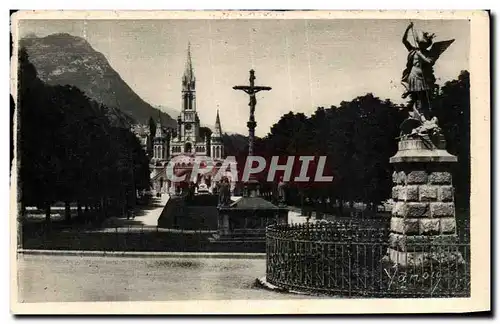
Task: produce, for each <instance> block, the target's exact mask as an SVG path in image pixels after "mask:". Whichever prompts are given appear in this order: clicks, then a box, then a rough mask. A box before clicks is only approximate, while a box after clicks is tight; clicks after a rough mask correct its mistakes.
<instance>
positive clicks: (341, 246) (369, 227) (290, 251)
mask: <svg viewBox="0 0 500 324" xmlns="http://www.w3.org/2000/svg"><path fill="white" fill-rule="evenodd" d="M388 234H389V232H388V226H387V225H386V224H384V223H383V222H345V221H343V222H323V223H316V224H300V225H293V224H292V225H291V224H278V225H271V226H269V227H267V230H266V281H267V282H268V283H270V284H272V285H274V286H277V287H279V288H282V289H285V290H295V291H299V292H308V293H324V294H329V295H336V296H358V297H363V296H364V297H445V296H446V297H449V296H457V297H458V296H469V295H470V267H469V266H470V262H469V255H470V254H469V243H468V241H463V240H459V241H458V242H457V243H454V244H448V245H445V244H433V243H428V244H422V245H421V246H418V247H413V248H414V249H415V248H417V249H418V251H424V252H425V251H427V252H426V253H434V254H435V255H438V254H439V255H442V254H446V253H457V252H458V253H461V255H462V256H463V259H464V260H465V262H464V263H460V264H458V263H457V262H455V263H456V264H454V263H453V262H449V263H447V264H446V266H443V267H442V268H441V267H440V268H437V267H436V268H434V269H433V268H432V264H431V268H429V267H428V266H425V267H424V266H421V267H417V266H415V267H413V268H411V269H409V268H405V269H404V270H403V269H401V268H399V269H398V268H397V267H396V268H394V267H393V265H391V264H390V263H388V262H386V261H383V260H384V256H385V254H386V251H387V248H388V242H389V239H388ZM430 251H432V252H430ZM409 252H410V251H409ZM434 254H433V255H434Z"/></svg>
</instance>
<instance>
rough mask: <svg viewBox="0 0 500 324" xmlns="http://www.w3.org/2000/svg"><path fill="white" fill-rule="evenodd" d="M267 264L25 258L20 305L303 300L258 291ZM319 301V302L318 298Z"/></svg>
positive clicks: (21, 259)
mask: <svg viewBox="0 0 500 324" xmlns="http://www.w3.org/2000/svg"><path fill="white" fill-rule="evenodd" d="M265 271H266V260H264V259H209V258H207V259H200V258H141V257H136V258H134V257H129V258H127V257H79V256H53V255H20V256H19V258H18V280H19V282H18V289H19V290H18V300H19V301H20V302H90V301H94V302H97V301H108V302H111V301H169V300H196V299H204V300H207V299H214V300H223V299H234V300H236V299H238V300H249V299H299V298H300V299H304V298H313V297H311V296H305V295H296V294H285V293H279V292H274V291H268V290H265V289H262V288H256V287H254V283H255V280H256V279H257V278H259V277H262V276H264V275H265ZM316 298H319V297H316Z"/></svg>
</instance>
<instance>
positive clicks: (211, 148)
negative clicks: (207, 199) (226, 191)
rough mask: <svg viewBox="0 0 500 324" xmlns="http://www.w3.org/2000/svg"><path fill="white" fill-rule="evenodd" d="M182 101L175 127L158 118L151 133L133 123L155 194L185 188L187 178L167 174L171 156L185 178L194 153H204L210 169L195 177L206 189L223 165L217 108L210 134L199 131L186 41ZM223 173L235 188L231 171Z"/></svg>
mask: <svg viewBox="0 0 500 324" xmlns="http://www.w3.org/2000/svg"><path fill="white" fill-rule="evenodd" d="M181 103H182V104H181V112H180V115H179V116H178V117H177V125H176V129H168V128H166V127H164V126H163V125H162V123H161V119H160V118H158V121H157V124H156V131H155V134H150V132H149V129H148V127H147V126H145V125H135V126H134V127H133V129H132V131H133V132H134V133H135V134H136V135H137V136H138V138H139V140H140V141H141V144H142V145H143V147H144V148H145V149H146V151H148V147H149V156H150V170H151V185H152V189H153V192H154V193H155V194H162V193H169V194H174V193H179V192H181V191H182V190H183V189H185V188H186V185H187V184H188V182H189V181H184V182H178V183H173V182H171V181H170V180H169V177H167V164H168V162H169V161H170V160H171V159H172V158H173V157H176V159H175V161H176V164H175V167H174V172H175V173H176V174H177V173H179V174H186V175H187V177H186V179H188V178H190V177H189V175H190V170H191V169H192V166H193V161H194V159H195V158H196V157H207V158H210V160H212V161H214V162H213V163H214V165H213V167H214V168H213V172H211V173H207V174H205V175H203V176H199V177H198V178H197V179H194V182H195V183H196V184H197V188H198V190H200V187H202V188H206V190H208V191H209V192H210V191H212V190H213V188H214V187H215V185H216V184H215V183H214V181H211V180H212V177H213V175H214V172H216V171H218V170H217V167H219V166H221V165H222V161H223V160H224V158H225V156H224V145H223V143H222V128H221V122H220V117H219V111H218V110H217V115H216V119H215V124H214V128H213V129H212V133H211V135H208V134H206V133H201V132H200V119H199V117H198V113H197V111H196V110H197V104H196V78H195V75H194V70H193V64H192V59H191V50H190V46H189V45H188V52H187V61H186V66H185V70H184V75H183V76H182V91H181ZM226 176H227V177H228V178H229V181H230V183H231V187H232V188H234V181H233V179H231V173H230V172H228V173H227V175H226Z"/></svg>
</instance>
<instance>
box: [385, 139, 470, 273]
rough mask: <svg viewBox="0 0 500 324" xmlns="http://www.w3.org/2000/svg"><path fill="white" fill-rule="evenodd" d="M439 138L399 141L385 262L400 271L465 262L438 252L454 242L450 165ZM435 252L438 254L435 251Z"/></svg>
mask: <svg viewBox="0 0 500 324" xmlns="http://www.w3.org/2000/svg"><path fill="white" fill-rule="evenodd" d="M456 161H457V158H456V157H455V156H453V155H451V154H449V153H448V152H447V151H446V149H445V142H444V139H443V138H442V136H440V137H438V138H434V139H433V140H431V139H430V138H429V137H428V136H423V137H418V138H409V139H402V140H401V141H400V142H399V149H398V152H397V154H396V155H394V156H393V157H392V158H391V159H390V162H391V163H392V164H393V165H394V170H395V171H394V173H393V182H394V186H393V188H392V198H393V199H394V201H395V204H394V207H393V209H392V217H391V225H390V234H389V248H388V254H387V257H386V259H388V260H389V261H390V262H391V263H392V264H396V265H398V266H403V267H406V266H410V267H413V266H419V267H420V266H425V265H426V264H430V263H432V264H436V262H438V263H439V262H444V261H447V262H448V261H452V262H454V263H457V262H460V263H461V262H463V259H462V257H461V256H460V255H457V253H456V252H452V251H450V252H449V253H444V254H446V255H444V254H443V251H444V249H440V248H439V246H440V245H439V244H441V246H443V245H445V244H450V245H452V244H454V242H456V240H457V235H456V221H455V202H454V188H453V182H452V175H451V168H450V167H451V164H452V163H454V162H456ZM438 250H439V251H438Z"/></svg>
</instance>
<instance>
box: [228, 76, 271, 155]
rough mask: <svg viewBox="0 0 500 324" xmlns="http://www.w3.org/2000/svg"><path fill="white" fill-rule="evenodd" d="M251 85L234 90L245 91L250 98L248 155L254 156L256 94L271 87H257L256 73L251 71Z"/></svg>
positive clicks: (236, 87) (237, 87)
mask: <svg viewBox="0 0 500 324" xmlns="http://www.w3.org/2000/svg"><path fill="white" fill-rule="evenodd" d="M249 80H250V85H249V86H234V87H233V89H234V90H243V91H245V93H246V94H248V95H249V96H250V102H249V103H248V105H249V106H250V119H249V120H248V122H247V127H248V155H249V156H252V155H253V143H254V137H255V127H256V126H257V123H256V122H255V106H256V105H257V98H256V97H255V94H256V93H257V92H259V91H269V90H271V87H265V86H256V85H255V71H254V70H253V69H252V70H250V79H249Z"/></svg>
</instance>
